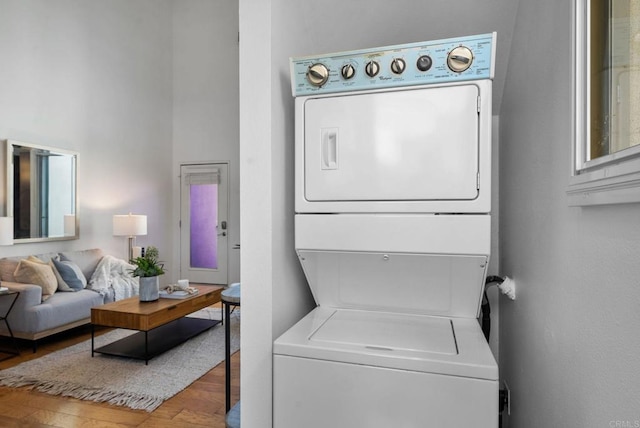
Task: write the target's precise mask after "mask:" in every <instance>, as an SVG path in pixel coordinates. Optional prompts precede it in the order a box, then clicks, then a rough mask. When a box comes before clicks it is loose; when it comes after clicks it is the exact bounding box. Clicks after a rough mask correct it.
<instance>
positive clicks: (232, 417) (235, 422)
mask: <svg viewBox="0 0 640 428" xmlns="http://www.w3.org/2000/svg"><path fill="white" fill-rule="evenodd" d="M220 300H221V301H222V305H223V306H224V323H225V324H224V352H225V359H224V368H225V371H224V381H225V384H224V386H225V411H226V413H227V417H226V425H227V428H240V401H238V403H236V405H235V406H233V409H231V306H240V283H239V282H236V283H234V284H231V285H230V286H229V287H227V288H225V289H224V290H222V294H221V297H220Z"/></svg>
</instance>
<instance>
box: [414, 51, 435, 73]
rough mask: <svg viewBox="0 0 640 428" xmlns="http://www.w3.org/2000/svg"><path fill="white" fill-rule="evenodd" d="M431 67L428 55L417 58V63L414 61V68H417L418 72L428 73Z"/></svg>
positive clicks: (431, 63) (431, 62)
mask: <svg viewBox="0 0 640 428" xmlns="http://www.w3.org/2000/svg"><path fill="white" fill-rule="evenodd" d="M432 65H433V60H432V59H431V57H430V56H429V55H422V56H421V57H420V58H418V61H416V67H418V70H420V71H428V70H429V69H430V68H431V66H432Z"/></svg>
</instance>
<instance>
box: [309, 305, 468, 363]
mask: <svg viewBox="0 0 640 428" xmlns="http://www.w3.org/2000/svg"><path fill="white" fill-rule="evenodd" d="M309 341H310V342H314V343H317V344H323V343H324V344H329V345H331V344H342V345H355V346H361V347H363V348H365V349H371V350H374V351H416V352H432V353H438V354H447V355H456V354H457V353H458V348H457V345H456V339H455V335H454V332H453V324H452V322H451V320H449V319H447V318H436V317H423V316H410V315H409V316H408V315H399V314H394V313H378V312H367V311H336V312H335V313H334V314H333V315H332V316H331V317H330V318H329V319H328V320H327V321H326V322H325V323H324V325H323V326H322V327H320V328H319V329H318V330H317V331H316V332H315V333H313V334H312V335H311V337H310V338H309Z"/></svg>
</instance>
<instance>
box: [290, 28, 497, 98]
mask: <svg viewBox="0 0 640 428" xmlns="http://www.w3.org/2000/svg"><path fill="white" fill-rule="evenodd" d="M495 51H496V33H495V32H493V33H489V34H482V35H476V36H467V37H457V38H451V39H443V40H434V41H430V42H418V43H410V44H403V45H395V46H385V47H381V48H372V49H364V50H357V51H348V52H340V53H334V54H326V55H317V56H305V57H296V58H291V59H290V67H291V89H292V92H293V96H294V97H295V96H301V95H312V94H328V93H333V92H347V91H363V90H372V89H381V88H393V87H399V86H413V85H425V84H434V83H446V82H456V81H464V80H479V79H493V74H494V62H495V61H494V60H495V54H496V52H495Z"/></svg>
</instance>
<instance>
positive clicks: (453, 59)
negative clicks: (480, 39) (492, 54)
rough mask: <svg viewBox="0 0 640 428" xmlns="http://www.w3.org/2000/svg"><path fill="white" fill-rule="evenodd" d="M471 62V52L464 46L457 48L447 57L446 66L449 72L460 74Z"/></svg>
mask: <svg viewBox="0 0 640 428" xmlns="http://www.w3.org/2000/svg"><path fill="white" fill-rule="evenodd" d="M472 62H473V52H471V49H469V48H468V47H466V46H458V47H457V48H454V49H453V50H452V51H451V52H449V55H447V65H448V66H449V69H450V70H451V71H454V72H456V73H462V72H463V71H465V70H466V69H468V68H469V67H471V63H472Z"/></svg>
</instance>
